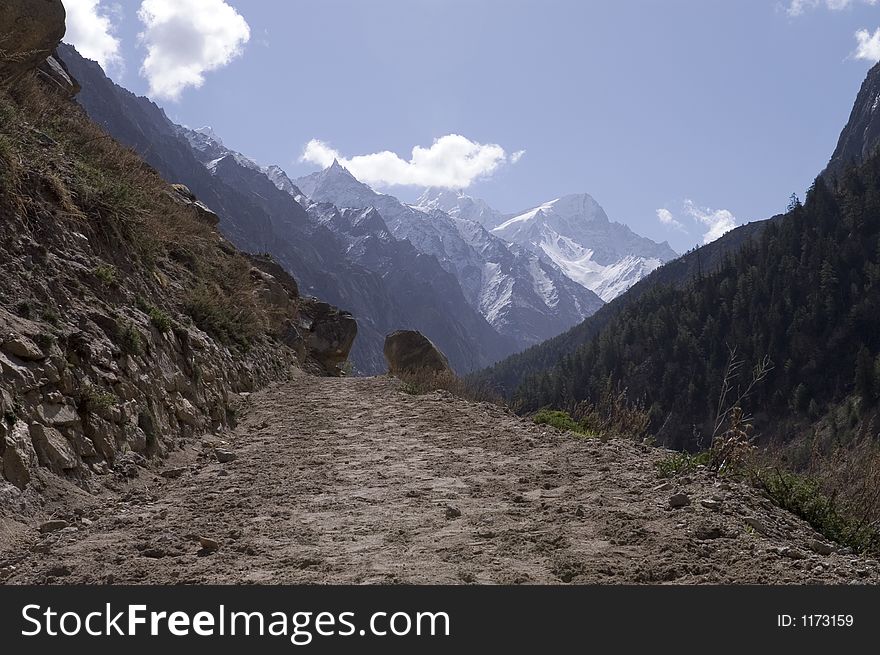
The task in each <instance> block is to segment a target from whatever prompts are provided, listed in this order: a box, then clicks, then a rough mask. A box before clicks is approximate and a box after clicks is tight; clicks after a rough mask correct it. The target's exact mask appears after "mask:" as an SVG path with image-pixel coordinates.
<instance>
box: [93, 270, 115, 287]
mask: <svg viewBox="0 0 880 655" xmlns="http://www.w3.org/2000/svg"><path fill="white" fill-rule="evenodd" d="M92 273H94V275H95V277H96V278H98V279H99V280H100V281H101V283H102V284H104V285H106V286H108V287H111V286H115V285H116V267H115V266H108V265H101V266H97V267H95V269H94V270H93V271H92Z"/></svg>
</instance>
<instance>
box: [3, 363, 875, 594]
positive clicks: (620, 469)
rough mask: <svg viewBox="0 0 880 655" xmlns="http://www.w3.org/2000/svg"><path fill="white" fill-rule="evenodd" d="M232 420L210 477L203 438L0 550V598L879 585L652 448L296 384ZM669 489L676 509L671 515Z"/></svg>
mask: <svg viewBox="0 0 880 655" xmlns="http://www.w3.org/2000/svg"><path fill="white" fill-rule="evenodd" d="M240 412H241V423H240V425H239V426H238V428H237V430H236V431H235V432H234V433H233V434H231V435H227V437H226V439H227V442H228V444H227V445H228V448H229V449H230V450H232V451H234V453H235V454H236V455H237V459H236V460H235V461H232V462H229V463H225V464H221V463H219V462H217V461H216V460H215V458H214V456H213V452H214V451H213V446H214V445H217V444H216V443H213V442H212V441H211V440H210V439H206V440H205V441H204V442H203V443H202V444H199V445H190V446H188V447H187V448H186V449H185V450H184V451H182V452H177V453H176V454H175V457H174V458H172V460H170V461H169V462H167V463H165V465H164V469H160V471H166V472H168V471H170V472H171V473H172V474H173V473H180V476H179V477H177V478H174V479H168V478H165V477H162V476H161V475H156V473H155V472H147V471H146V470H143V469H142V470H141V472H140V475H139V476H138V477H137V478H136V479H135V480H133V481H132V482H131V483H130V484H129V485H128V491H127V493H126V494H124V495H119V496H118V497H117V498H116V499H114V500H111V501H110V502H106V503H101V504H96V505H94V506H93V507H91V508H88V509H87V510H86V511H84V512H81V514H82V515H83V517H84V518H85V520H82V518H81V517H77V516H74V515H73V514H70V515H68V516H67V517H65V518H66V520H67V521H68V523H69V526H68V527H67V528H65V529H61V530H59V531H56V532H52V533H50V534H48V535H40V534H39V533H38V532H37V530H36V529H35V527H33V526H26V527H25V528H23V529H22V532H21V535H20V536H19V538H18V539H17V541H16V544H17V545H16V547H15V548H16V549H17V550H14V549H13V550H9V548H7V552H2V551H0V570H2V569H3V568H4V563H5V571H6V573H5V577H6V578H7V579H6V582H7V583H44V582H64V583H83V582H86V583H101V582H106V583H160V584H164V583H300V582H308V583H561V582H578V583H593V582H599V583H622V582H638V583H644V582H676V583H700V582H702V583H706V582H710V583H719V582H756V583H782V582H825V583H852V582H859V583H868V582H877V581H878V580H880V568H878V565H877V563H876V562H874V561H871V560H866V559H863V558H859V557H855V556H852V555H847V554H842V553H838V552H833V553H829V554H820V553H819V552H815V551H817V550H818V551H822V552H827V551H826V550H825V547H824V546H823V545H821V544H820V543H818V542H817V541H816V539H817V535H816V534H815V533H814V532H813V531H812V530H811V529H810V528H809V526H807V525H806V524H804V523H803V522H802V521H800V520H798V519H796V518H795V517H794V516H791V515H789V514H787V513H785V512H782V511H781V510H778V509H776V508H774V507H773V506H772V505H771V504H770V503H769V502H768V501H766V500H764V499H762V498H760V497H758V496H757V495H755V494H754V493H753V492H752V491H751V490H747V489H745V488H744V487H740V486H738V485H733V486H728V485H720V486H719V485H716V484H715V483H713V482H711V481H708V480H706V479H702V478H700V477H696V478H693V479H690V480H678V481H674V482H671V483H665V486H661V485H664V482H663V480H660V479H659V478H658V477H657V473H656V461H657V460H658V459H659V458H660V457H662V456H663V452H662V451H659V450H655V449H647V448H643V447H641V446H638V445H636V444H632V443H629V442H625V441H614V442H610V443H604V444H603V443H601V442H600V441H598V440H595V439H580V438H575V437H573V436H572V435H563V434H559V433H556V432H555V431H553V430H550V431H549V432H548V431H547V430H545V429H543V428H540V427H537V426H533V425H530V424H528V423H526V422H524V421H522V420H520V419H518V418H516V417H513V416H511V415H509V414H507V413H505V412H504V411H503V410H502V409H499V408H496V407H492V406H488V405H475V404H472V403H467V402H464V401H461V400H458V399H453V398H452V397H450V396H449V395H447V394H445V393H443V392H439V393H433V394H429V395H425V396H410V395H407V394H405V393H403V392H402V391H401V390H400V387H399V383H397V382H395V381H393V380H390V379H384V378H372V379H317V378H310V377H300V378H298V379H296V380H294V381H292V382H289V383H285V384H283V385H276V386H273V387H270V388H269V389H267V390H265V391H262V392H260V393H258V394H254V395H252V396H250V397H249V398H248V399H246V400H245V401H243V405H242V407H241V408H240ZM214 439H216V437H215V438H214ZM221 445H222V444H221ZM176 467H185V468H183V470H182V471H181V470H177V471H175V468H176ZM658 487H660V488H658ZM677 492H685V493H687V495H688V497H689V498H688V499H689V501H690V504H688V505H686V506H684V507H681V508H677V509H673V508H671V507H670V497H671V496H672V495H673V494H675V493H677ZM56 518H57V516H56ZM199 537H207V538H209V539H212V540H215V541H216V542H217V545H218V546H219V548H218V549H217V550H216V551H213V552H209V551H210V549H202V548H201V547H200V544H199V541H198V538H199ZM209 545H210V544H209Z"/></svg>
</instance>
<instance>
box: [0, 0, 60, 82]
mask: <svg viewBox="0 0 880 655" xmlns="http://www.w3.org/2000/svg"><path fill="white" fill-rule="evenodd" d="M65 18H66V13H65V11H64V5H62V4H61V0H3V2H2V3H0V84H9V83H11V82H14V81H15V80H17V79H18V78H20V77H21V76H22V75H23V74H25V73H27V72H29V71H32V70H34V69H35V68H36V67H37V66H38V65H39V64H40V63H41V62H44V61H46V59H47V58H48V57H49V56H50V55H51V54H52V52H53V51H54V50H55V48H56V47H57V46H58V44H59V43H60V42H61V39H62V38H63V37H64V31H65V25H64V20H65Z"/></svg>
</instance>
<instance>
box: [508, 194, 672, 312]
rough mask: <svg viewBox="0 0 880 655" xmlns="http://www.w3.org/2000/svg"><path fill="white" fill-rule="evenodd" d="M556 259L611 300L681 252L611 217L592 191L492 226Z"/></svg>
mask: <svg viewBox="0 0 880 655" xmlns="http://www.w3.org/2000/svg"><path fill="white" fill-rule="evenodd" d="M492 233H493V234H494V235H496V236H499V237H501V238H502V239H505V240H506V241H509V242H511V243H517V244H520V245H522V246H524V247H526V248H530V249H532V250H533V251H534V252H536V253H539V254H540V255H541V256H542V257H544V258H545V259H547V260H549V261H552V262H553V263H554V264H556V265H557V266H558V267H559V268H560V269H562V271H563V272H564V273H565V274H566V275H567V276H568V277H569V278H570V279H571V280H573V281H574V282H577V283H578V284H580V285H582V286H584V287H586V288H587V289H590V290H591V291H593V292H595V293H596V294H598V295H599V297H600V298H602V300H604V301H606V302H608V301H611V300H613V299H614V298H616V297H617V296H619V295H620V294H621V293H623V292H624V291H626V290H627V289H629V287H631V286H632V285H633V284H635V283H636V282H638V281H639V280H640V279H641V278H643V277H644V276H645V275H647V274H648V273H650V272H651V271H653V270H654V269H655V268H657V267H658V266H660V265H661V264H663V263H664V262H667V261H669V260H671V259H674V258H675V257H677V255H676V253H675V251H673V250H672V248H670V247H669V244H667V243H662V244H660V243H656V242H654V241H651V240H650V239H647V238H645V237H641V236H639V235H637V234H635V233H634V232H633V231H632V230H630V229H629V228H628V227H627V226H625V225H622V224H621V223H614V222H611V221H610V220H609V219H608V215H607V214H606V213H605V210H604V209H602V207H601V205H599V203H598V202H596V200H595V199H594V198H593V197H592V196H590V195H589V194H586V193H581V194H575V195H569V196H563V197H562V198H557V199H555V200H551V201H549V202H546V203H544V204H542V205H538V206H537V207H535V208H533V209H530V210H529V211H527V212H523V213H522V214H519V215H518V216H514V217H513V218H511V219H509V220H507V221H505V222H504V223H502V224H501V225H499V226H498V227H496V228H495V229H493V230H492Z"/></svg>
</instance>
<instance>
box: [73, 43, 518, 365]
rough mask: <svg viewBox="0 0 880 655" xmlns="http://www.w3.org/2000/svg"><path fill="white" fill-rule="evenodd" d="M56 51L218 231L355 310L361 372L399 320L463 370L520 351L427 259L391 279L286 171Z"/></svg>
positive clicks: (94, 111)
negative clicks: (317, 213)
mask: <svg viewBox="0 0 880 655" xmlns="http://www.w3.org/2000/svg"><path fill="white" fill-rule="evenodd" d="M59 52H60V54H61V57H62V59H63V60H64V61H65V62H66V63H67V64H68V66H69V67H70V68H71V70H72V71H73V73H74V75H75V77H76V78H77V79H78V80H79V81H80V84H81V86H82V91H81V92H80V94H79V95H78V96H77V99H78V101H79V102H80V104H82V106H83V107H84V108H85V109H86V110H87V111H88V113H89V115H90V116H91V117H92V118H93V119H94V120H95V121H96V122H97V123H99V124H100V125H101V126H102V127H104V129H106V130H107V132H109V133H110V134H111V135H112V136H114V137H115V138H116V139H118V140H119V141H121V142H122V143H124V144H126V145H128V146H130V147H132V148H134V149H135V150H136V151H137V152H139V153H142V155H143V156H144V158H145V159H146V160H147V161H148V162H149V163H150V164H151V165H152V166H154V167H155V168H156V169H157V170H158V171H159V172H160V173H161V174H162V175H163V176H165V177H166V178H168V179H174V180H179V181H182V182H184V183H185V184H187V186H189V187H190V189H192V190H193V192H194V193H195V194H196V195H197V196H198V197H199V199H200V200H201V201H203V202H204V203H205V204H206V205H207V206H209V207H210V208H211V209H212V210H214V211H215V212H216V213H217V215H218V216H219V218H220V224H219V227H220V230H221V231H222V232H223V233H224V234H226V235H227V236H228V238H229V239H230V240H231V241H232V242H233V243H235V244H236V245H237V246H238V247H240V248H242V249H244V250H247V251H250V252H257V253H270V254H271V255H272V256H273V258H274V259H275V260H276V261H277V262H278V263H279V264H280V265H281V266H282V267H283V268H284V269H285V270H286V271H287V272H289V273H290V274H292V275H293V276H294V277H295V278H296V279H297V281H298V282H299V284H300V288H301V289H302V290H303V292H304V293H306V294H310V295H316V296H319V297H321V298H322V299H324V300H326V301H328V302H330V303H332V304H334V305H336V306H339V307H344V308H346V310H348V311H350V312H351V313H352V314H353V316H354V317H355V318H356V319H357V321H358V324H359V326H360V333H359V337H358V339H357V340H356V342H355V344H354V347H353V348H352V351H351V360H352V363H353V365H354V369H355V371H356V372H359V373H363V374H378V373H383V372H384V371H385V362H384V357H383V355H382V347H383V344H384V339H385V335H386V334H387V333H389V332H392V331H394V330H395V329H399V328H402V327H410V328H414V329H418V330H420V331H422V332H424V333H425V334H427V335H429V336H430V338H431V339H432V340H434V341H435V343H437V344H438V345H441V344H442V347H443V348H444V350H445V351H446V352H447V354H448V355H449V357H450V362H451V363H452V365H453V367H454V368H455V369H456V370H457V371H459V372H461V373H465V372H468V371H472V370H475V369H477V368H480V367H483V366H486V365H488V364H491V363H492V362H494V361H497V360H498V359H500V358H502V357H504V356H505V355H507V354H510V353H511V352H513V351H514V350H515V344H512V343H511V342H509V341H508V340H505V339H503V338H499V335H498V334H497V333H496V332H495V331H494V330H493V329H492V328H491V326H489V325H488V323H486V322H485V320H484V319H483V318H482V317H481V316H480V315H479V314H478V313H477V312H476V310H474V309H472V308H471V307H470V306H469V305H468V303H467V302H464V301H463V300H461V292H460V291H458V293H457V295H456V292H455V290H454V288H452V287H454V285H453V284H452V281H450V279H449V276H448V275H445V274H443V271H442V269H439V267H436V264H435V265H434V268H435V269H436V271H435V272H439V273H440V274H439V275H435V274H434V273H433V272H430V269H431V268H432V265H431V264H430V262H427V261H422V260H420V259H419V260H417V259H416V258H415V257H410V254H409V253H408V252H407V251H406V248H401V249H399V251H398V252H397V254H398V255H400V256H401V257H404V258H405V261H404V260H401V261H400V262H397V263H396V265H395V266H391V267H390V268H392V269H393V270H394V271H395V275H394V276H393V277H387V276H385V274H384V272H383V271H382V270H381V269H382V267H374V268H368V267H366V266H365V265H364V264H363V263H361V262H362V261H365V260H361V261H359V257H360V255H358V254H357V251H356V250H352V249H351V244H350V243H349V242H348V236H347V235H346V234H345V233H344V232H342V231H339V230H336V228H335V226H333V225H331V224H329V223H324V222H322V221H320V220H316V217H314V216H311V215H310V214H309V213H308V212H307V211H306V209H305V208H304V207H303V206H302V205H301V204H300V203H299V202H297V200H296V198H297V197H299V196H301V195H302V192H301V191H300V190H299V189H297V188H296V187H295V185H293V183H292V182H291V181H290V180H289V178H287V176H286V174H284V172H283V171H282V170H281V169H280V168H278V167H270V168H267V169H263V168H262V167H260V166H259V165H258V164H256V163H255V162H253V161H252V160H250V159H249V158H247V157H245V156H243V155H241V154H240V153H237V152H235V151H233V150H230V149H228V148H227V147H226V146H225V145H224V144H223V142H222V141H221V140H220V139H219V138H218V137H217V135H216V134H214V133H213V131H211V130H209V129H201V130H190V129H188V128H184V127H182V126H179V125H175V124H174V123H172V122H171V121H170V120H169V119H168V118H167V116H166V115H165V114H164V112H163V111H162V110H161V109H160V108H159V107H157V106H156V105H155V104H153V103H152V102H150V101H149V100H147V99H146V98H138V97H136V96H134V95H133V94H131V93H130V92H128V91H126V90H125V89H123V88H121V87H119V86H118V85H115V84H113V82H111V81H110V80H109V79H108V78H107V77H106V76H105V75H104V73H103V71H101V69H100V67H99V66H98V65H97V64H96V63H94V62H90V61H87V60H85V59H83V58H82V57H81V56H80V55H79V54H78V53H77V52H76V51H75V50H74V49H73V48H71V47H70V46H66V45H64V46H62V47H61V48H60V50H59ZM350 253H351V254H350ZM385 268H388V266H387V264H386V266H385ZM429 307H433V308H434V310H433V311H427V308H429Z"/></svg>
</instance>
